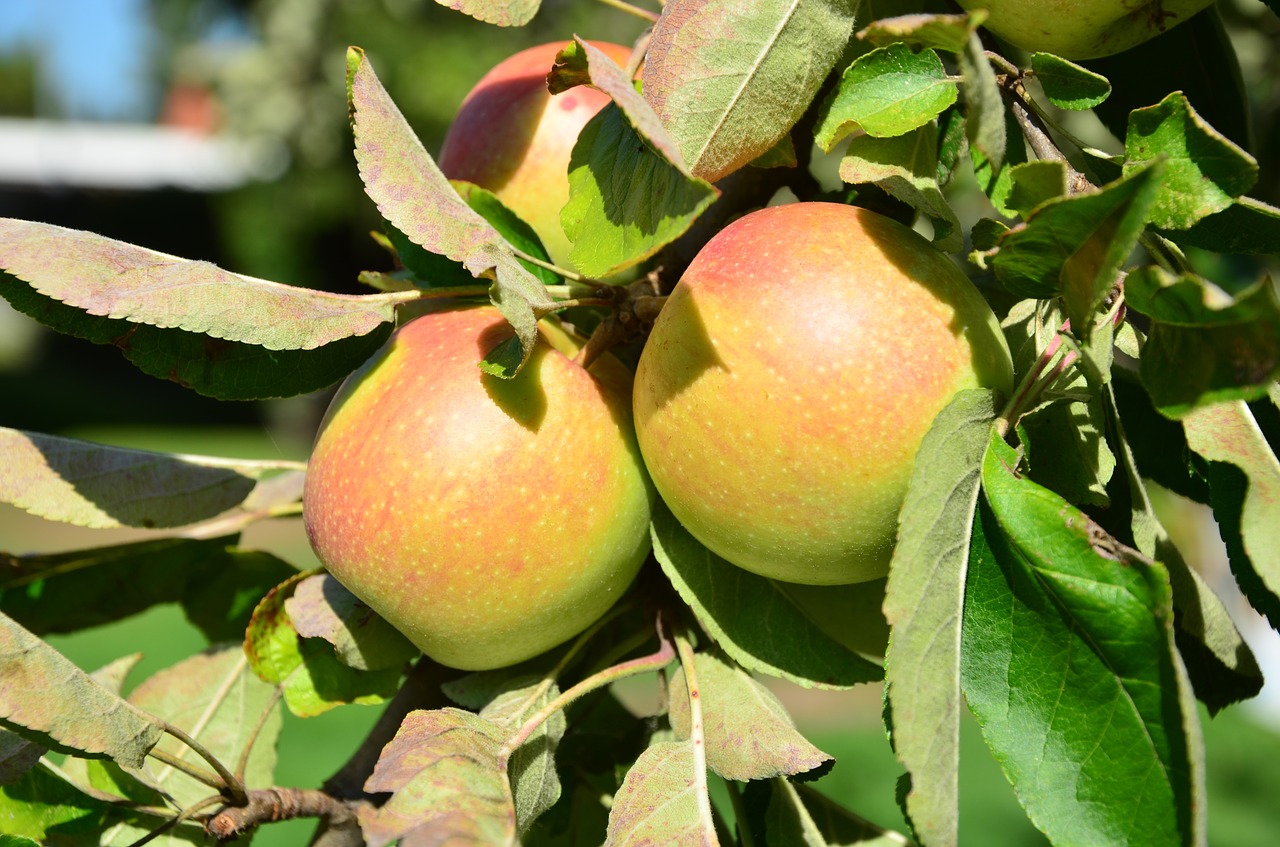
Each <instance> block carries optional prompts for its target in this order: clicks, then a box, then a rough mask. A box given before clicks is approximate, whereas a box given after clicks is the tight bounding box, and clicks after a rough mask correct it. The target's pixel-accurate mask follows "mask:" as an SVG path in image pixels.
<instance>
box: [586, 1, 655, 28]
mask: <svg viewBox="0 0 1280 847" xmlns="http://www.w3.org/2000/svg"><path fill="white" fill-rule="evenodd" d="M600 2H601V3H603V4H604V5H606V6H612V7H613V8H615V9H618V10H619V11H622V12H626V13H627V14H629V15H635V16H636V17H637V18H643V19H644V20H646V21H648V22H649V23H651V24H655V23H657V22H658V13H657V12H650V11H649V10H648V9H641V8H640V7H639V6H633V5H631V4H630V3H628V2H626V0H600Z"/></svg>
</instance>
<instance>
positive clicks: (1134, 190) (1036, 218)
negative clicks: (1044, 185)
mask: <svg viewBox="0 0 1280 847" xmlns="http://www.w3.org/2000/svg"><path fill="white" fill-rule="evenodd" d="M1160 172H1161V165H1160V164H1159V163H1151V164H1149V165H1147V166H1146V167H1144V168H1142V169H1141V170H1134V171H1131V172H1130V173H1128V174H1126V175H1125V176H1124V177H1123V178H1122V179H1121V180H1119V181H1117V182H1113V183H1111V184H1109V185H1105V186H1103V187H1102V188H1100V189H1097V190H1095V191H1089V192H1085V193H1081V194H1076V195H1073V196H1071V197H1063V198H1060V199H1058V200H1050V201H1048V202H1046V203H1044V204H1042V205H1040V206H1039V207H1038V208H1037V209H1036V211H1035V213H1034V214H1032V215H1030V216H1029V217H1028V218H1027V220H1026V224H1025V226H1023V227H1019V228H1015V229H1012V230H1010V231H1009V232H1008V233H1007V234H1006V235H1005V236H1004V237H1003V238H1001V239H1000V243H999V248H1000V249H999V252H998V253H996V255H995V257H994V258H993V259H991V267H992V268H993V269H994V270H995V274H996V276H997V277H998V278H999V279H1000V281H1001V282H1002V283H1004V285H1005V286H1006V287H1007V288H1008V289H1009V290H1010V291H1012V292H1014V293H1015V294H1018V295H1019V296H1022V297H1035V298H1038V299H1047V298H1051V297H1054V296H1059V295H1060V296H1062V297H1063V298H1064V300H1065V301H1066V306H1067V316H1068V317H1069V318H1070V319H1071V327H1072V330H1073V332H1074V333H1075V334H1076V336H1077V337H1078V338H1087V337H1088V335H1089V333H1090V331H1091V330H1092V324H1093V320H1094V313H1095V312H1096V311H1097V309H1098V307H1099V305H1101V303H1102V301H1103V299H1104V298H1105V297H1106V296H1107V294H1108V293H1109V292H1110V291H1111V289H1112V287H1113V286H1114V285H1115V283H1116V281H1117V274H1118V273H1119V271H1120V267H1121V265H1122V264H1123V263H1124V261H1125V260H1126V259H1128V258H1129V254H1130V253H1131V252H1132V251H1133V248H1134V245H1135V244H1137V241H1138V236H1139V235H1140V234H1141V233H1142V229H1143V225H1144V223H1145V220H1146V212H1147V210H1148V209H1149V208H1150V205H1151V203H1152V201H1153V200H1154V198H1155V196H1156V193H1157V191H1158V190H1159V187H1160Z"/></svg>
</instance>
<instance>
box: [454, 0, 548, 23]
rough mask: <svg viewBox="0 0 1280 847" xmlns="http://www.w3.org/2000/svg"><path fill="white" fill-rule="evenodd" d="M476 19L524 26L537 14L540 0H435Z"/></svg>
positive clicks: (540, 3)
mask: <svg viewBox="0 0 1280 847" xmlns="http://www.w3.org/2000/svg"><path fill="white" fill-rule="evenodd" d="M436 2H437V3H439V4H440V5H441V6H447V7H448V8H450V9H456V10H458V11H459V12H462V13H463V14H464V15H470V16H471V17H473V18H475V19H476V20H478V21H484V22H485V23H487V24H494V25H496V26H524V25H525V24H527V23H528V22H529V21H531V20H533V16H534V15H536V14H538V7H539V6H541V5H542V0H436Z"/></svg>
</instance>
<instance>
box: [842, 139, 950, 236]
mask: <svg viewBox="0 0 1280 847" xmlns="http://www.w3.org/2000/svg"><path fill="white" fill-rule="evenodd" d="M937 150H938V127H937V124H935V123H933V122H930V123H928V124H925V125H924V126H922V127H920V128H918V129H915V130H912V131H910V132H907V133H904V134H902V135H899V136H895V137H893V138H876V137H874V136H871V135H861V136H857V137H855V138H852V139H850V141H849V145H848V147H846V148H845V155H844V158H843V159H842V160H841V162H840V178H841V179H842V180H844V181H845V182H848V183H852V184H858V183H864V182H872V183H875V184H876V185H878V186H880V187H881V188H883V189H884V190H885V192H887V193H888V194H890V195H891V196H893V197H896V198H898V199H899V200H901V201H902V202H904V203H906V204H907V205H908V206H911V207H912V208H913V209H916V210H917V211H919V212H920V213H921V214H923V215H925V216H927V217H928V218H929V219H930V220H931V221H932V222H933V243H934V244H935V245H936V246H937V247H938V249H939V250H947V251H955V250H959V249H960V248H961V247H962V246H963V244H964V241H963V238H962V233H961V231H960V221H959V220H958V219H957V218H956V213H955V212H954V211H953V210H952V208H951V205H950V204H949V203H948V202H947V199H946V197H944V196H943V194H942V190H941V188H940V187H939V186H938V155H937Z"/></svg>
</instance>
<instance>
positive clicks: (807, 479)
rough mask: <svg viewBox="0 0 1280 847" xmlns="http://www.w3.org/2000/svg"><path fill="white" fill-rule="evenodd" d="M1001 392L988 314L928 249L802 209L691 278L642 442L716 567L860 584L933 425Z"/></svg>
mask: <svg viewBox="0 0 1280 847" xmlns="http://www.w3.org/2000/svg"><path fill="white" fill-rule="evenodd" d="M1011 381H1012V367H1011V365H1010V360H1009V351H1008V348H1007V347H1006V345H1005V341H1004V337H1003V336H1002V335H1001V332H1000V327H999V325H998V324H997V322H996V319H995V316H994V315H993V314H992V312H991V309H990V308H989V307H988V306H987V303H986V301H985V300H983V299H982V296H981V295H980V294H979V293H978V291H977V289H975V288H974V287H973V285H972V283H970V282H969V280H968V279H967V278H966V277H965V276H964V274H962V273H961V272H960V271H959V270H958V269H957V268H956V266H955V265H954V264H952V263H951V261H950V260H949V259H948V258H947V257H946V256H944V255H943V254H941V253H939V252H938V251H937V250H935V249H934V248H933V246H932V245H930V244H929V242H928V241H926V240H925V239H924V238H923V237H921V236H920V235H918V234H916V233H915V232H912V231H911V230H909V229H907V228H906V227H904V226H902V225H901V224H898V223H896V222H894V221H891V220H889V219H888V218H885V217H882V216H880V215H877V214H875V213H872V212H868V211H865V210H862V209H858V208H855V207H852V206H843V205H839V204H835V203H796V204H792V205H787V206H776V207H771V208H767V209H762V210H760V211H756V212H753V213H751V214H749V215H746V216H745V217H743V218H740V219H738V220H737V221H735V222H734V223H732V224H730V225H729V226H728V227H726V228H725V229H724V230H722V231H721V232H719V233H718V234H717V235H716V236H715V237H713V238H712V239H711V240H710V241H709V242H708V243H707V244H706V246H704V247H703V248H702V250H701V251H700V252H699V253H698V255H697V257H696V258H695V259H694V261H693V262H692V264H690V265H689V268H688V269H687V270H686V271H685V273H684V276H683V277H682V278H681V280H680V283H679V284H678V285H677V286H676V287H675V290H674V291H673V292H672V294H671V297H670V298H669V299H668V301H667V303H666V305H665V307H664V308H663V310H662V312H661V313H660V314H659V316H658V319H657V321H656V322H655V323H654V326H653V331H652V334H651V335H650V336H649V339H648V341H647V342H646V343H645V347H644V351H643V353H642V354H641V356H640V363H639V368H638V370H637V373H636V384H635V399H634V403H635V421H636V432H637V435H638V437H639V442H640V451H641V453H642V454H643V456H644V459H645V464H646V465H647V466H648V468H649V473H650V476H651V477H652V478H653V481H654V484H655V485H656V486H657V488H658V492H659V493H660V494H661V495H662V498H663V500H665V501H666V503H667V505H668V506H670V508H671V511H672V512H673V513H674V514H675V516H676V517H677V518H678V519H679V520H680V522H681V523H682V524H684V526H685V528H686V529H688V530H689V532H691V533H692V534H693V535H694V536H695V537H696V538H697V539H698V540H699V541H701V542H702V543H703V544H704V545H706V546H707V547H708V548H710V549H711V550H712V551H713V552H715V553H717V554H719V555H720V556H721V557H723V558H725V559H726V560H728V561H729V562H732V563H733V564H735V565H738V566H739V567H742V568H745V569H747V570H749V571H753V572H755V573H758V574H761V575H763V576H767V577H772V578H774V579H780V580H784V581H788V582H799V583H809V584H815V585H837V584H843V583H853V582H861V581H865V580H870V579H876V578H878V577H882V576H884V575H885V574H886V573H887V572H888V566H889V558H890V556H891V554H892V551H893V546H894V541H895V537H896V529H897V515H898V510H899V507H900V506H901V504H902V499H903V496H904V494H905V492H906V487H907V482H908V480H909V478H910V476H911V468H912V464H913V461H914V459H915V455H916V452H917V451H918V450H919V448H920V442H921V440H922V439H923V438H924V435H925V433H926V432H927V431H928V429H929V426H930V424H931V423H932V421H933V418H934V416H935V415H936V414H937V413H938V412H939V411H940V410H941V409H942V408H943V406H945V405H946V404H947V402H948V401H949V400H950V399H951V398H952V397H953V396H954V395H955V394H956V392H958V391H960V390H962V389H966V388H977V387H992V388H998V389H1001V390H1003V391H1008V390H1009V388H1010V383H1011Z"/></svg>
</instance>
